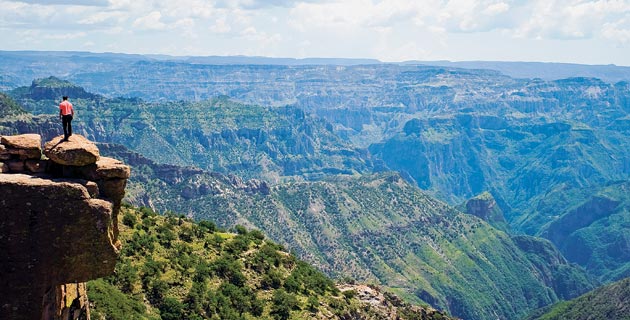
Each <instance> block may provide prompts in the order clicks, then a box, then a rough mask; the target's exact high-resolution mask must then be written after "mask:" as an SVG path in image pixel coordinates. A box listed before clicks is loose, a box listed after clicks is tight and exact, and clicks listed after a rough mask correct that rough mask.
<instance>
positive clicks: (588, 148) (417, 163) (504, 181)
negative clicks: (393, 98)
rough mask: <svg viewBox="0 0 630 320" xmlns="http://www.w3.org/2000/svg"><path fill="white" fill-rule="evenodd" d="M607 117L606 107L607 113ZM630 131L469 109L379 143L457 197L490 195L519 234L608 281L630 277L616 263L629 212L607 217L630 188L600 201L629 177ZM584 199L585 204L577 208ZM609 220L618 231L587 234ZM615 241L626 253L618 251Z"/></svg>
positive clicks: (433, 186) (422, 179) (440, 193)
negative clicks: (537, 238)
mask: <svg viewBox="0 0 630 320" xmlns="http://www.w3.org/2000/svg"><path fill="white" fill-rule="evenodd" d="M610 108H611V109H614V108H612V107H610ZM584 112H587V111H584ZM610 113H612V111H611V112H610ZM606 114H608V113H607V112H603V111H602V115H601V116H600V117H601V118H604V117H605V115H606ZM607 121H610V122H609V123H611V126H612V123H616V122H613V119H608V120H607ZM620 125H621V123H620ZM624 130H625V129H623V130H621V129H620V128H612V127H601V125H600V127H594V126H590V125H588V124H585V123H581V122H548V120H547V119H531V118H529V117H524V118H517V117H513V118H503V117H493V116H484V115H482V114H479V113H476V112H475V113H462V114H455V115H454V116H451V117H432V118H429V119H423V120H421V119H414V120H410V121H408V122H407V123H406V125H405V129H404V132H403V133H400V134H397V135H395V136H393V137H392V138H390V139H388V140H386V141H384V142H382V143H378V144H373V145H372V146H371V147H370V151H371V152H372V153H373V155H374V157H375V158H382V159H383V160H384V161H385V163H386V164H387V165H388V166H389V167H390V168H391V169H393V170H398V171H400V172H401V173H402V174H403V176H405V177H407V178H408V179H409V180H411V181H413V182H414V183H416V184H417V185H418V186H420V187H421V188H423V189H426V190H428V192H430V193H431V194H433V195H435V196H436V197H438V198H440V199H447V200H448V201H449V202H451V203H457V204H459V203H461V202H462V201H463V200H465V199H466V198H468V197H470V196H473V195H477V194H480V193H482V192H489V193H490V194H491V195H492V196H493V197H494V198H495V199H496V202H497V204H498V206H499V207H500V208H501V209H502V211H503V213H504V215H505V218H506V219H507V221H508V223H509V225H510V227H511V229H512V230H514V231H515V232H520V233H525V234H530V235H541V236H543V237H546V238H547V239H549V240H551V241H552V242H553V243H554V244H555V245H556V246H557V247H558V248H560V250H561V251H562V253H563V254H564V255H565V256H566V257H568V258H569V260H570V261H572V262H576V263H579V264H581V265H582V266H584V267H586V268H587V270H588V271H589V272H590V273H592V274H593V275H596V276H598V277H600V278H601V279H602V280H606V279H620V277H619V276H621V277H623V275H622V274H617V273H618V270H616V269H617V267H613V266H612V265H611V263H612V264H614V265H617V266H621V265H622V264H624V263H626V262H627V261H628V259H629V258H630V256H629V255H628V254H627V253H628V252H629V251H628V248H629V247H628V244H627V243H628V242H627V241H624V240H623V236H621V234H622V233H625V234H628V233H629V232H628V231H629V230H630V228H628V224H627V223H625V222H624V221H625V219H623V218H621V219H615V220H611V219H607V218H606V217H607V216H608V215H610V214H611V213H612V212H614V211H615V210H616V207H617V203H618V202H619V201H623V200H622V198H624V197H627V193H621V194H619V195H618V196H616V198H615V200H614V201H606V200H605V199H606V198H605V197H604V198H601V197H600V199H601V200H602V201H598V200H597V199H596V193H597V191H598V190H601V189H604V188H607V186H608V185H609V184H614V182H615V181H624V180H627V177H628V174H629V171H628V166H627V163H629V162H630V158H629V155H630V144H629V143H628V139H627V137H626V131H624ZM612 188H614V187H612ZM589 199H595V201H591V200H589ZM589 201H591V203H590V204H588V202H589ZM583 205H584V210H579V209H576V208H578V207H580V206H583ZM576 210H577V211H576ZM600 219H604V220H602V221H600V222H599V223H600V224H602V223H608V224H610V226H611V229H612V230H613V235H611V234H609V233H608V232H606V231H605V230H604V229H600V228H597V227H596V225H593V227H594V228H595V229H598V230H599V231H598V232H596V233H595V232H592V231H588V230H582V231H580V229H582V228H587V227H589V226H590V225H591V224H592V223H595V222H596V221H597V220H600ZM604 221H607V222H604ZM549 228H551V230H549ZM566 228H570V229H571V230H568V229H566ZM565 229H566V230H565ZM617 231H619V232H617ZM580 233H584V234H587V233H588V234H590V236H588V237H589V239H588V241H586V244H587V245H588V246H589V247H590V248H591V249H590V250H595V251H598V253H597V254H596V255H590V254H589V252H590V251H584V250H581V249H580V247H582V246H583V244H584V243H585V242H584V241H581V240H584V238H582V239H578V238H577V237H576V236H577V234H580ZM571 234H573V236H570V235H571ZM613 237H614V238H615V239H612V238H613ZM613 242H615V243H617V245H618V250H617V249H612V248H611V245H612V243H613ZM606 248H610V249H611V250H609V251H606V250H607V249H606ZM584 255H588V256H589V258H586V257H584ZM591 258H592V259H593V260H591V261H587V260H588V259H591ZM605 265H607V266H605ZM626 276H627V275H626Z"/></svg>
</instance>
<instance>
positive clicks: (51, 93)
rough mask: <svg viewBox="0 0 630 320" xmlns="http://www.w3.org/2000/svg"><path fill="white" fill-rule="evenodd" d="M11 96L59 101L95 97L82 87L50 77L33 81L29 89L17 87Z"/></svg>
mask: <svg viewBox="0 0 630 320" xmlns="http://www.w3.org/2000/svg"><path fill="white" fill-rule="evenodd" d="M11 95H12V96H14V97H17V98H18V99H34V100H61V97H63V96H68V97H70V98H72V99H94V98H96V97H97V95H94V94H92V93H89V92H87V91H85V89H83V88H82V87H80V86H78V85H76V84H73V83H72V82H70V81H68V80H62V79H59V78H57V77H53V76H50V77H48V78H40V79H35V80H33V82H32V83H31V86H30V87H19V88H16V89H14V90H13V91H11Z"/></svg>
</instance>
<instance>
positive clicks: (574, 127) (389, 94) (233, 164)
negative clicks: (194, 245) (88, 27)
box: [0, 52, 630, 319]
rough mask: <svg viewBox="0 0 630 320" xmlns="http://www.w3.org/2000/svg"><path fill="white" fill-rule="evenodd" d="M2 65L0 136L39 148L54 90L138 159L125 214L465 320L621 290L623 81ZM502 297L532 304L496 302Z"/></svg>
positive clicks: (107, 60)
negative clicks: (293, 260) (131, 209)
mask: <svg viewBox="0 0 630 320" xmlns="http://www.w3.org/2000/svg"><path fill="white" fill-rule="evenodd" d="M2 55H4V56H5V57H7V59H6V60H5V59H3V60H0V86H2V88H4V90H5V92H7V94H8V96H2V99H1V100H2V103H1V104H0V107H1V108H0V110H6V113H4V114H6V115H7V116H6V117H3V118H2V119H0V131H1V132H0V133H17V132H21V131H24V132H26V131H28V132H40V133H42V135H43V136H44V137H48V136H47V135H53V134H54V135H56V134H58V133H59V124H58V123H57V120H56V119H55V117H54V114H55V113H56V104H57V103H58V99H59V95H60V94H61V93H62V92H69V93H70V95H71V96H72V99H73V101H75V103H76V106H77V109H78V116H77V118H76V120H75V121H76V122H75V123H76V125H77V130H79V131H80V132H81V133H82V134H85V135H86V136H88V137H89V138H91V139H93V140H96V141H101V142H108V143H117V144H119V145H123V146H124V148H123V147H121V146H117V147H112V150H113V151H112V152H120V154H121V155H119V156H118V157H122V154H126V155H127V156H128V157H130V158H129V161H128V162H130V163H132V165H133V159H135V160H137V161H140V160H142V159H144V160H142V161H140V162H139V163H137V164H136V165H137V167H134V169H135V170H134V172H135V177H132V180H131V181H132V182H131V183H130V188H129V189H128V192H129V199H130V201H132V202H134V203H135V204H141V205H145V206H150V207H153V208H155V209H158V210H174V211H178V212H182V213H184V214H187V215H190V216H194V217H211V218H212V219H214V220H215V221H217V223H219V224H221V225H223V226H231V225H234V224H237V223H240V224H244V225H247V226H249V227H256V228H260V229H262V230H263V231H264V232H265V233H267V234H268V235H269V236H270V237H272V238H273V239H274V240H276V241H278V242H281V243H283V244H285V245H287V246H288V247H290V248H291V249H293V250H295V251H296V252H297V253H299V254H300V256H301V257H302V258H304V259H306V260H308V261H310V262H312V263H314V264H315V265H317V266H318V267H319V268H321V269H322V270H325V271H326V272H328V273H329V274H336V275H347V274H354V275H355V276H356V277H357V278H361V279H374V281H380V282H382V283H384V284H386V285H387V286H388V287H390V289H392V290H397V292H399V293H401V295H403V296H405V298H407V299H422V300H424V301H426V302H430V303H432V304H434V305H437V306H440V307H441V308H446V309H448V310H450V311H452V312H453V313H454V314H455V315H459V316H465V317H466V318H473V319H485V318H491V317H493V315H494V316H496V315H499V316H498V317H499V318H514V317H516V316H524V315H525V314H526V313H527V312H528V311H531V310H533V309H535V308H537V307H538V306H542V305H546V304H549V303H552V302H554V301H556V300H557V299H567V298H570V297H573V296H575V295H577V294H579V293H582V292H583V290H586V289H588V288H590V287H591V286H592V285H593V283H594V282H592V281H591V277H594V278H596V281H595V283H596V282H598V281H601V282H603V283H608V282H611V281H616V280H619V279H623V278H626V277H628V276H630V238H629V237H630V236H629V235H630V221H629V220H628V219H630V215H629V214H628V213H629V212H630V211H629V210H630V209H629V208H630V206H629V205H628V203H630V202H629V201H630V196H629V193H628V192H626V191H627V189H628V181H629V180H630V158H629V156H628V155H629V154H630V143H629V142H628V141H630V140H629V139H628V138H629V137H628V135H629V134H630V120H629V119H630V82H628V81H627V79H626V80H624V81H616V80H614V81H613V80H610V79H612V78H606V75H605V74H602V75H599V76H598V78H600V79H598V78H590V77H577V78H568V79H555V80H545V79H543V77H542V76H537V77H538V79H534V78H531V79H530V78H529V77H526V78H520V76H516V77H511V76H508V75H506V74H505V73H501V72H500V71H497V70H488V69H478V68H473V67H474V65H472V64H471V65H465V66H466V67H467V68H460V67H455V66H453V65H451V63H442V64H443V65H442V66H428V65H420V64H416V63H410V64H385V63H376V64H361V63H359V64H353V63H346V64H344V65H341V63H338V64H336V65H335V64H306V63H305V64H290V63H287V64H284V65H281V64H278V65H273V64H257V63H254V62H252V63H251V64H244V65H237V64H230V63H226V64H208V63H206V62H201V61H200V62H196V63H191V62H190V61H187V60H186V59H188V58H176V59H170V58H169V57H163V56H160V57H155V56H154V57H144V56H137V55H118V54H90V53H76V52H62V53H52V54H50V55H47V53H43V52H35V53H33V52H30V53H28V52H27V53H16V52H8V53H7V52H1V53H0V56H2ZM204 59H205V58H204ZM207 59H210V60H212V59H214V58H212V57H210V58H207ZM238 59H249V58H238ZM252 59H253V58H252ZM210 60H208V61H210ZM435 64H440V62H435ZM485 64H488V63H485ZM497 65H501V66H503V67H505V68H508V67H509V68H512V67H514V68H517V67H518V66H519V63H515V64H509V63H498V64H497ZM460 66H464V65H460ZM523 66H524V68H522V69H520V72H534V71H535V70H536V68H537V66H538V65H537V64H534V65H530V66H529V67H528V66H527V65H523ZM540 66H541V67H542V69H541V70H540V71H536V72H542V71H545V70H551V72H552V73H554V74H557V75H564V74H566V73H562V72H565V71H566V70H569V69H571V68H573V67H575V70H577V69H580V70H582V71H580V72H586V71H588V70H591V71H592V70H600V71H601V70H616V71H615V72H621V73H623V72H625V71H623V70H625V69H624V68H625V67H614V66H601V67H594V69H589V68H590V67H588V66H586V67H585V66H574V65H561V66H559V69H558V70H560V69H562V70H565V71H562V72H560V71H557V70H556V71H554V70H555V69H554V68H555V67H554V65H546V64H545V65H540ZM468 67H470V68H472V69H468ZM545 67H548V68H545ZM604 67H606V68H604ZM598 68H599V69H598ZM607 68H608V69H607ZM495 69H498V67H496V68H495ZM517 69H518V68H517ZM585 70H586V71H585ZM600 71H597V72H600ZM514 72H516V71H514ZM589 72H590V71H589ZM593 72H594V71H593ZM602 72H604V71H602ZM607 72H608V71H606V72H604V73H607ZM24 74H25V75H24ZM29 74H30V75H31V76H32V75H35V74H37V75H42V76H41V77H40V76H34V77H32V78H31V79H30V80H25V79H26V76H28V75H29ZM51 74H54V75H57V78H49V75H51ZM607 74H608V76H610V77H614V76H615V75H614V72H612V73H607ZM582 75H585V76H589V75H588V74H582ZM35 78H39V79H38V80H36V81H33V79H35ZM550 79H552V78H550ZM602 79H603V80H602ZM21 83H23V84H24V86H21V85H20V84H21ZM84 88H87V90H86V89H84ZM117 96H123V98H116V97H117ZM116 150H117V151H116ZM141 157H142V158H141ZM186 166H189V167H186ZM190 166H194V167H190ZM391 170H394V171H397V173H391V172H389V171H391ZM211 171H212V172H211ZM134 179H137V180H134ZM251 179H253V180H251ZM416 187H419V188H421V189H422V191H421V190H419V189H417V188H416ZM293 190H297V191H293ZM473 197H474V198H475V199H473V200H471V201H468V200H469V199H470V198H473ZM436 198H437V199H439V200H442V201H445V202H446V203H448V204H446V203H443V202H441V201H439V200H436ZM357 199H360V200H357ZM367 199H369V200H367ZM416 202H417V204H416ZM372 203H377V204H378V206H370V204H372ZM454 206H457V207H458V208H459V209H460V210H462V211H466V212H468V213H471V214H472V215H475V216H477V217H480V218H482V219H485V220H487V222H490V224H488V223H486V222H483V221H481V220H479V219H477V218H475V217H472V216H470V215H462V213H460V212H459V211H457V210H456V209H454V208H453V207H454ZM252 208H255V210H254V209H252ZM251 210H254V211H251ZM484 210H485V211H484ZM270 217H271V218H270ZM280 218H282V219H283V220H282V221H284V224H278V222H277V221H278V219H280ZM410 221H411V222H413V223H410ZM492 225H494V226H496V228H494V227H492ZM379 228H380V229H379ZM409 228H411V229H409ZM497 228H498V229H500V230H503V231H499V230H497ZM475 230H477V231H476V232H475ZM506 232H507V233H506ZM401 233H402V234H401ZM403 234H404V235H403ZM392 235H395V236H392ZM526 235H527V236H526ZM462 236H463V237H464V238H465V239H464V238H461V237H462ZM536 236H539V237H544V238H546V239H548V240H549V241H550V242H548V241H545V240H541V239H539V238H535V237H536ZM478 237H481V238H483V239H485V240H484V241H487V242H488V243H490V244H491V247H493V248H494V249H495V251H496V252H495V253H491V252H490V251H488V250H489V249H488V250H486V249H487V248H486V247H485V245H481V244H480V242H479V241H481V239H480V238H478ZM431 244H432V245H431ZM425 245H429V247H426V246H425ZM556 247H557V248H558V250H559V252H558V251H557V250H556ZM363 248H370V250H369V251H366V250H363ZM392 248H396V249H392ZM497 248H501V249H497ZM362 250H363V251H362ZM357 252H361V254H358V253H357ZM510 252H512V253H510ZM514 252H516V253H514ZM460 254H463V255H464V256H460ZM364 255H365V256H364ZM403 255H404V256H403ZM341 256H344V257H348V258H347V259H348V260H344V263H343V264H341V262H340V260H339V257H341ZM419 257H420V258H421V259H419V261H416V260H414V259H418V258H419ZM466 257H467V258H466ZM565 257H566V259H565ZM458 259H459V260H458ZM410 261H416V262H414V263H411V262H410ZM423 261H432V263H435V264H431V268H435V269H436V270H439V272H436V273H431V272H429V271H427V270H430V268H428V267H427V268H425V269H423V267H422V266H423V264H422V262H423ZM444 261H446V262H444ZM453 261H459V262H461V263H455V266H453V269H449V268H450V266H451V264H452V263H453ZM486 261H490V263H489V264H484V263H486ZM505 261H517V262H514V263H512V264H508V263H507V262H505ZM572 263H577V264H579V265H580V266H582V267H583V268H585V269H586V270H587V272H588V276H585V275H584V274H583V272H582V271H580V268H577V267H576V266H575V265H574V264H572ZM435 265H439V266H441V267H439V268H436V267H435ZM499 265H501V267H497V266H499ZM342 266H344V267H342ZM462 266H466V267H462ZM494 268H498V269H496V270H495V269H494ZM506 268H508V269H509V268H513V270H517V271H516V273H515V274H514V277H512V276H511V274H512V273H511V272H513V271H509V272H508V273H505V272H506V271H504V269H506ZM446 270H450V271H446ZM497 270H498V271H497ZM518 270H520V271H518ZM524 270H530V271H529V272H531V270H535V273H536V275H531V274H530V273H528V272H526V271H524ZM445 274H448V276H444V275H445ZM471 274H477V275H481V276H480V277H481V278H484V279H485V278H488V279H492V282H490V283H491V287H492V288H491V289H490V288H487V287H485V285H484V284H482V283H477V282H476V281H471V280H470V277H471ZM500 274H501V276H500ZM516 274H518V275H519V276H517V275H516ZM453 279H456V280H453ZM559 279H565V280H568V279H573V280H571V281H573V282H572V283H573V285H572V286H569V284H567V283H562V282H558V281H560V280H559ZM462 283H466V285H465V286H464V285H462ZM508 283H509V284H511V285H513V286H516V287H518V288H521V289H522V290H525V291H527V292H530V291H528V290H532V291H531V292H532V296H531V297H534V298H531V299H530V298H526V299H525V300H518V301H517V300H513V296H514V294H513V293H510V292H511V291H510V290H511V289H510V288H508V287H507V284H508ZM567 286H569V287H567ZM418 288H424V289H423V290H424V291H422V290H417V289H418ZM543 289H544V290H543ZM545 290H546V291H545ZM472 292H475V294H472ZM479 292H483V294H481V293H479ZM542 292H547V294H542ZM534 293H535V294H534ZM507 296H509V297H510V298H509V299H508V298H506V297H507ZM541 297H543V298H541ZM510 299H511V300H510ZM508 300H509V301H508ZM515 306H516V307H515ZM497 310H498V311H497ZM523 310H524V311H523Z"/></svg>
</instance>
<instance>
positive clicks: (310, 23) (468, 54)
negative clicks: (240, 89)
mask: <svg viewBox="0 0 630 320" xmlns="http://www.w3.org/2000/svg"><path fill="white" fill-rule="evenodd" d="M0 34H2V38H1V40H2V41H0V50H78V51H93V52H124V53H157V54H170V55H200V56H206V55H250V56H269V57H294V58H305V57H345V58H376V59H379V60H382V61H405V60H452V61H466V60H497V61H551V62H575V63H585V64H611V63H612V64H617V65H625V66H630V0H621V1H580V0H534V1H522V0H517V1H507V0H450V1H448V0H422V1H411V0H392V1H373V0H344V1H341V0H322V1H320V0H306V1H291V0H268V1H262V0H238V1H227V0H216V1H201V0H180V1H151V0H78V1H70V0H52V1H44V0H23V1H15V0H11V1H6V0H0Z"/></svg>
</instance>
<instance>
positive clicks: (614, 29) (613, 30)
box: [602, 19, 630, 45]
mask: <svg viewBox="0 0 630 320" xmlns="http://www.w3.org/2000/svg"><path fill="white" fill-rule="evenodd" d="M602 36H603V37H604V38H605V39H609V40H612V41H615V42H617V43H619V44H621V45H626V44H628V43H630V21H629V20H628V19H622V20H619V21H617V22H612V23H606V24H604V26H603V27H602Z"/></svg>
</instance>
